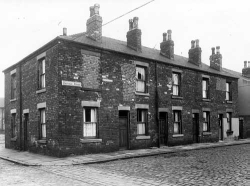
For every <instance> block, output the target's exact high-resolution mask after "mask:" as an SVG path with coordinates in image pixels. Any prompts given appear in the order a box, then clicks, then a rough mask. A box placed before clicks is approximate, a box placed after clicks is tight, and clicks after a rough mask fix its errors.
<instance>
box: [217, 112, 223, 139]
mask: <svg viewBox="0 0 250 186" xmlns="http://www.w3.org/2000/svg"><path fill="white" fill-rule="evenodd" d="M218 125H219V140H223V114H219V116H218Z"/></svg>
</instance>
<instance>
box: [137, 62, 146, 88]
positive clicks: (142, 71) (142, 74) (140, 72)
mask: <svg viewBox="0 0 250 186" xmlns="http://www.w3.org/2000/svg"><path fill="white" fill-rule="evenodd" d="M136 92H143V93H146V68H145V67H141V66H137V67H136Z"/></svg>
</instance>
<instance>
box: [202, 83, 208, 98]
mask: <svg viewBox="0 0 250 186" xmlns="http://www.w3.org/2000/svg"><path fill="white" fill-rule="evenodd" d="M202 98H203V99H208V98H209V79H207V78H203V79H202Z"/></svg>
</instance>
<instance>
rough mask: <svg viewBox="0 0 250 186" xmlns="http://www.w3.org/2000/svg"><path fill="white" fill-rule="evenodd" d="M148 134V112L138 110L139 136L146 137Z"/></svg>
mask: <svg viewBox="0 0 250 186" xmlns="http://www.w3.org/2000/svg"><path fill="white" fill-rule="evenodd" d="M146 132H147V110H143V109H137V134H138V135H146Z"/></svg>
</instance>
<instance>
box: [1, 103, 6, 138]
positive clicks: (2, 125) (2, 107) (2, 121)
mask: <svg viewBox="0 0 250 186" xmlns="http://www.w3.org/2000/svg"><path fill="white" fill-rule="evenodd" d="M4 130H5V125H4V98H0V133H1V132H3V131H4Z"/></svg>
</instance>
